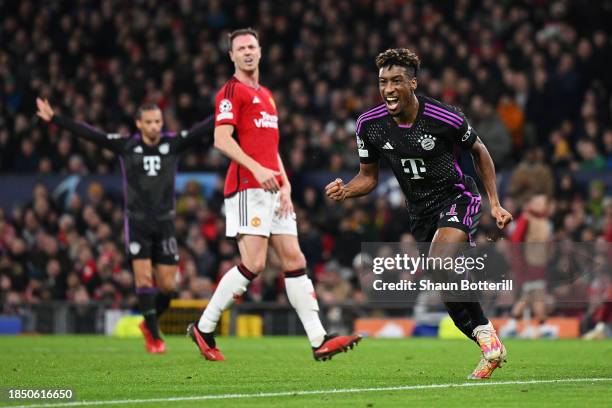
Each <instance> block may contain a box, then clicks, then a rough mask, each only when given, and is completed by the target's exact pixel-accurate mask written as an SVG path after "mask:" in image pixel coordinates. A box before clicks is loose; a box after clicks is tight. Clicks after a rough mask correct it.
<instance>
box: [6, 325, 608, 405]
mask: <svg viewBox="0 0 612 408" xmlns="http://www.w3.org/2000/svg"><path fill="white" fill-rule="evenodd" d="M218 344H219V346H220V348H221V349H222V350H223V352H224V354H225V357H226V359H227V360H226V361H225V362H215V363H211V362H208V361H205V360H204V359H203V358H202V357H201V356H200V355H199V353H198V352H197V350H196V347H195V345H194V344H193V343H192V342H191V341H190V340H188V339H186V338H182V337H168V338H167V346H168V347H167V348H168V351H167V353H166V354H165V355H148V354H146V353H145V351H144V348H143V344H142V341H141V340H140V339H130V340H121V339H114V338H106V337H102V336H33V337H0V347H1V350H2V351H1V357H0V388H4V391H5V392H6V389H7V388H13V387H18V388H21V389H24V388H71V389H73V390H74V391H75V394H76V398H75V400H74V401H73V402H74V403H83V402H87V401H111V400H113V401H117V402H115V403H113V404H108V405H107V404H104V405H101V406H121V407H126V406H135V407H145V406H153V407H163V406H184V407H187V406H188V407H194V406H198V407H199V406H207V407H208V406H212V407H216V406H231V407H236V406H239V407H270V406H278V407H306V406H309V407H310V406H313V405H315V404H320V405H322V406H332V407H336V406H340V407H386V406H444V407H447V406H461V407H465V406H471V405H473V406H476V405H479V406H481V405H486V406H523V407H524V406H537V407H540V406H563V407H572V406H576V407H585V406H588V407H598V406H608V407H609V406H611V405H612V402H611V401H612V342H611V341H599V342H584V341H578V340H576V341H564V340H557V341H543V340H542V341H520V340H515V341H507V342H506V345H507V348H508V353H509V360H508V364H507V366H505V367H504V368H502V369H500V370H497V371H496V372H495V374H494V377H493V379H492V380H488V381H480V382H479V383H484V384H485V385H483V386H475V387H473V386H465V385H462V384H465V383H468V380H467V379H466V376H467V375H468V374H469V373H470V372H471V370H472V369H473V368H474V367H475V366H476V363H477V361H478V356H479V353H478V350H477V348H476V346H475V345H474V344H473V343H471V342H469V341H467V340H465V341H463V340H454V341H450V340H449V341H443V340H437V339H405V340H380V339H365V340H363V341H362V342H361V343H360V344H359V346H358V347H356V348H355V349H354V350H352V351H350V352H349V353H347V354H340V355H337V356H335V357H334V359H333V360H332V361H327V362H315V361H314V360H313V358H312V355H311V351H310V347H309V344H308V342H307V341H306V339H305V338H302V337H265V338H261V339H244V338H243V339H241V338H220V339H219V340H218ZM593 378H599V379H602V378H605V379H608V380H600V381H594V380H591V379H593ZM567 379H573V380H571V381H565V380H567ZM580 379H582V381H579V380H580ZM585 379H586V380H585ZM530 380H534V381H535V382H533V383H527V384H525V383H523V384H511V383H509V382H517V381H518V382H527V381H530ZM553 380H564V381H563V382H553ZM574 380H576V381H574ZM441 384H442V385H444V384H456V385H459V386H454V387H450V386H435V385H441ZM429 385H434V387H419V386H429ZM391 387H406V388H404V389H399V390H397V389H396V390H390V389H389V388H391ZM378 388H387V389H386V390H380V389H378ZM334 389H335V390H338V391H339V392H336V393H330V392H327V391H328V390H334ZM347 389H354V391H347ZM363 389H369V390H363ZM303 391H318V393H310V394H306V393H301V392H303ZM258 393H270V394H272V395H268V396H254V395H253V394H258ZM283 393H284V394H283ZM223 394H241V395H240V396H238V397H237V396H235V395H234V396H233V397H231V398H230V397H228V396H227V395H226V396H224V397H215V398H216V399H207V400H202V399H200V400H198V399H196V400H187V399H185V397H202V396H215V395H216V396H219V395H223ZM279 394H280V395H279ZM173 398H174V399H173ZM149 399H155V401H148V400H149ZM126 400H132V402H129V401H126ZM134 400H139V402H137V401H134ZM40 403H42V402H36V401H23V402H21V403H20V405H34V404H40ZM46 403H47V404H56V403H57V401H47V402H46ZM10 405H11V404H10V403H8V402H6V400H4V401H2V402H0V406H10ZM13 405H14V404H13ZM96 405H98V404H96ZM64 406H69V405H64ZM77 406H78V405H77Z"/></svg>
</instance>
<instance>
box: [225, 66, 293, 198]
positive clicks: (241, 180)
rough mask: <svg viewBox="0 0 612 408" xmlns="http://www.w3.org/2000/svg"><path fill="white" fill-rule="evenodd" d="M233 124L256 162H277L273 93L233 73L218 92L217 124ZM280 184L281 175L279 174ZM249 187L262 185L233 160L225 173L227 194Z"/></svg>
mask: <svg viewBox="0 0 612 408" xmlns="http://www.w3.org/2000/svg"><path fill="white" fill-rule="evenodd" d="M226 124H229V125H233V126H234V137H236V140H237V142H238V144H239V145H240V147H241V148H242V150H243V151H244V152H245V153H246V154H247V155H249V156H250V157H252V158H253V159H254V160H255V161H256V162H258V163H259V164H261V165H262V166H264V167H267V168H269V169H272V170H277V171H278V170H280V166H279V163H278V139H279V133H278V113H277V111H276V105H275V104H274V98H273V97H272V93H271V92H270V91H269V90H268V89H267V88H265V87H263V86H261V85H260V86H259V88H257V89H255V88H253V87H251V86H249V85H246V84H243V83H242V82H240V81H239V80H237V79H236V78H235V77H232V79H230V80H229V81H227V83H226V84H225V85H223V87H222V88H221V90H220V91H219V93H217V97H216V100H215V126H220V125H226ZM277 180H278V183H279V185H282V179H281V177H280V176H278V177H277ZM249 188H261V185H260V184H259V183H258V182H257V180H255V177H253V174H252V173H251V172H250V171H249V170H248V169H247V168H246V167H243V166H240V165H239V164H238V163H236V162H235V161H233V160H232V163H231V164H230V166H229V169H228V171H227V176H226V177H225V190H224V195H225V196H226V197H228V196H231V195H233V194H235V193H236V192H238V191H242V190H246V189H249Z"/></svg>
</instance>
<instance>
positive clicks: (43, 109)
mask: <svg viewBox="0 0 612 408" xmlns="http://www.w3.org/2000/svg"><path fill="white" fill-rule="evenodd" d="M36 107H37V108H38V111H37V112H36V115H38V117H40V118H41V119H42V120H44V121H45V122H53V123H54V124H56V125H57V126H59V127H61V128H62V129H66V130H68V131H69V132H71V133H72V134H74V135H75V136H78V137H81V138H83V139H86V140H88V141H90V142H93V143H95V144H97V145H98V146H100V147H103V148H106V149H109V150H111V151H113V152H115V153H117V152H118V151H119V150H120V149H121V147H122V145H123V143H124V140H123V138H122V137H121V136H120V135H118V134H108V135H107V134H106V133H104V132H102V131H101V130H98V129H95V128H93V127H91V126H88V125H86V124H84V123H78V122H75V121H73V120H72V119H69V118H66V117H63V116H60V115H57V114H56V113H55V111H54V110H53V108H52V107H51V104H50V103H49V101H47V100H46V99H42V98H36Z"/></svg>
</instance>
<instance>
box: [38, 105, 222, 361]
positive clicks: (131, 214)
mask: <svg viewBox="0 0 612 408" xmlns="http://www.w3.org/2000/svg"><path fill="white" fill-rule="evenodd" d="M36 105H37V107H38V112H37V114H38V116H39V117H40V118H42V119H43V120H44V121H46V122H51V123H53V124H55V125H57V126H59V127H61V128H64V129H67V130H69V131H70V132H71V133H73V134H74V135H76V136H78V137H82V138H84V139H86V140H88V141H90V142H93V143H95V144H97V145H98V146H100V147H102V148H105V149H108V150H110V151H112V152H113V153H115V154H116V155H118V156H119V160H120V163H121V170H122V173H123V181H124V186H123V187H124V200H125V203H124V205H125V231H124V234H125V236H124V239H125V245H126V251H127V254H128V256H129V258H130V260H131V264H132V269H133V270H134V275H135V281H136V293H137V294H138V304H139V307H140V311H141V312H142V315H143V317H144V320H143V322H142V323H141V324H140V330H141V331H142V333H143V336H144V338H145V348H146V350H147V351H148V352H149V353H154V354H156V353H163V352H165V350H166V346H165V343H164V341H163V340H162V338H161V336H160V334H159V327H158V320H159V317H160V316H161V315H162V313H164V312H165V311H166V310H167V309H168V306H169V305H170V300H171V299H172V298H173V297H174V294H175V286H176V273H177V264H178V260H179V255H178V247H177V242H176V236H175V235H176V233H175V227H174V218H175V211H174V204H175V201H174V179H175V176H176V170H177V164H178V159H179V155H180V153H182V152H183V151H185V150H186V149H187V148H188V147H190V146H192V145H194V144H195V143H196V142H198V141H200V140H202V139H203V138H205V137H206V136H208V137H209V139H208V140H209V141H211V142H212V134H213V124H214V121H213V117H212V116H211V117H209V118H207V119H205V120H204V121H202V122H200V123H198V124H197V125H196V126H194V127H193V128H192V129H191V130H183V131H181V132H179V133H178V134H177V133H173V132H162V127H163V125H164V120H163V116H162V112H161V109H160V108H159V107H158V106H157V105H155V104H145V105H142V106H141V107H140V108H139V109H138V111H137V113H136V127H137V128H138V130H139V131H140V133H138V134H136V135H134V136H132V137H124V136H122V135H120V134H118V133H105V132H102V131H100V130H97V129H94V128H92V127H90V126H88V125H86V124H83V123H77V122H75V121H73V120H71V119H69V118H66V117H63V116H59V115H57V114H56V113H55V112H54V111H53V108H52V107H51V105H50V104H49V102H47V101H46V100H43V99H40V98H38V99H37V100H36ZM154 282H155V284H154Z"/></svg>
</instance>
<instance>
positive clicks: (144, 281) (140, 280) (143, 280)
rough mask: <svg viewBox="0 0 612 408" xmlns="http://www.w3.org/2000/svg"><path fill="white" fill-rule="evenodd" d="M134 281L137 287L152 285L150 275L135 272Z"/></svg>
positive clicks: (150, 286)
mask: <svg viewBox="0 0 612 408" xmlns="http://www.w3.org/2000/svg"><path fill="white" fill-rule="evenodd" d="M135 282H136V287H137V288H152V287H153V278H152V277H151V276H147V275H146V274H136V277H135Z"/></svg>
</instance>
